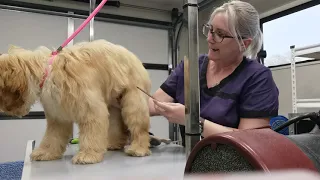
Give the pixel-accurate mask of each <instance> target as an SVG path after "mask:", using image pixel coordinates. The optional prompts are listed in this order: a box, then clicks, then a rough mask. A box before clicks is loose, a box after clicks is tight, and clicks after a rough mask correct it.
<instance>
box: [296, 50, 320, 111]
mask: <svg viewBox="0 0 320 180" xmlns="http://www.w3.org/2000/svg"><path fill="white" fill-rule="evenodd" d="M290 49H291V84H292V112H293V113H297V109H298V108H319V109H320V98H319V99H297V88H296V57H303V58H312V59H320V44H314V45H311V46H305V47H300V48H296V47H295V46H291V47H290Z"/></svg>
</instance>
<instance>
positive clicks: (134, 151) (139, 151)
mask: <svg viewBox="0 0 320 180" xmlns="http://www.w3.org/2000/svg"><path fill="white" fill-rule="evenodd" d="M125 153H126V154H128V155H130V156H137V157H143V156H149V155H151V151H150V149H149V148H142V147H134V146H132V145H131V146H129V147H128V148H127V149H126V150H125Z"/></svg>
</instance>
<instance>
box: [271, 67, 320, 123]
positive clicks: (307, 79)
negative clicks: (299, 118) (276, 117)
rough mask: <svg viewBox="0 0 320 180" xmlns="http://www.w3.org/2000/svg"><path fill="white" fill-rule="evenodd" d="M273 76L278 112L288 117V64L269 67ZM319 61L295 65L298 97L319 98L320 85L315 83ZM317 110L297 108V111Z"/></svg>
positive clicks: (290, 104) (290, 111)
mask: <svg viewBox="0 0 320 180" xmlns="http://www.w3.org/2000/svg"><path fill="white" fill-rule="evenodd" d="M271 71H272V75H273V78H274V80H275V82H276V84H277V86H278V88H279V91H280V96H279V102H280V107H279V114H281V115H283V116H286V117H288V113H292V89H291V70H290V66H289V65H288V66H283V67H276V68H271ZM319 72H320V62H313V63H303V64H297V65H296V86H297V98H298V99H319V98H320V85H319V84H318V83H317V82H318V81H317V80H318V77H319V76H318V74H319ZM314 111H315V112H317V111H319V109H317V108H310V109H307V108H298V112H314Z"/></svg>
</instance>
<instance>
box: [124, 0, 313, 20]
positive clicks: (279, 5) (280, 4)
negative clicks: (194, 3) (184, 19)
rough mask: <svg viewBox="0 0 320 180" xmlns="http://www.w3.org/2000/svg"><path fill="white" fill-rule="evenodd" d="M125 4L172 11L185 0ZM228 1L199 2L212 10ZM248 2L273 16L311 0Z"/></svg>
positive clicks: (263, 13)
mask: <svg viewBox="0 0 320 180" xmlns="http://www.w3.org/2000/svg"><path fill="white" fill-rule="evenodd" d="M119 1H120V2H121V3H123V4H132V3H135V4H136V3H137V2H139V5H140V6H144V5H146V6H148V7H150V6H153V7H157V8H161V9H165V10H171V9H172V8H179V9H181V7H182V5H183V2H184V0H139V1H132V0H119ZM226 1H228V0H198V3H200V4H201V3H205V2H208V3H209V4H208V5H207V7H208V8H210V9H212V8H213V7H215V6H218V5H220V4H222V3H223V2H226ZM243 1H246V2H249V3H251V4H252V5H253V6H254V7H255V8H256V9H257V10H258V12H259V13H260V14H262V15H263V16H267V15H271V14H274V13H276V12H279V11H283V10H286V9H289V8H291V7H294V6H297V5H300V4H303V3H305V2H308V1H311V0H243Z"/></svg>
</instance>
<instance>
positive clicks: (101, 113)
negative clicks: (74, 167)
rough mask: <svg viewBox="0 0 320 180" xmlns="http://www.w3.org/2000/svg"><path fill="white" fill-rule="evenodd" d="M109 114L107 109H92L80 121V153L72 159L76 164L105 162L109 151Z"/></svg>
mask: <svg viewBox="0 0 320 180" xmlns="http://www.w3.org/2000/svg"><path fill="white" fill-rule="evenodd" d="M102 109H103V110H102ZM108 114H109V113H108V108H107V107H101V108H95V109H93V108H92V109H91V108H90V110H89V111H88V113H87V114H86V116H85V117H84V118H81V119H80V121H79V122H78V125H79V130H80V132H79V134H80V135H79V146H80V151H79V152H78V154H76V155H75V156H74V157H73V159H72V162H73V163H74V164H94V163H98V162H101V161H102V160H103V158H104V153H105V152H106V149H107V148H106V147H107V139H108V128H109V118H108Z"/></svg>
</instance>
